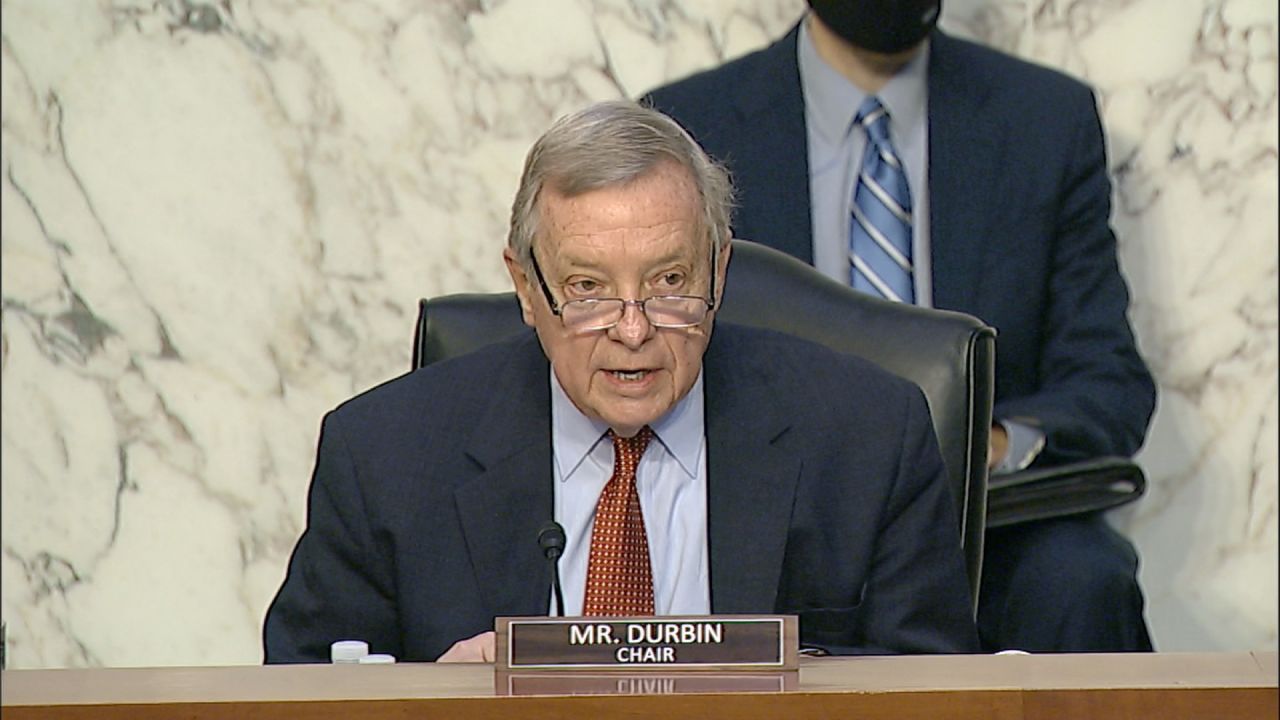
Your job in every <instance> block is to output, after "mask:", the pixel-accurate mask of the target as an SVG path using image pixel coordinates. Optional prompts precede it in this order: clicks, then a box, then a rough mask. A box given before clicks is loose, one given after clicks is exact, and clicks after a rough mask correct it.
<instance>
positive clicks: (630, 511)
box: [582, 425, 653, 617]
mask: <svg viewBox="0 0 1280 720" xmlns="http://www.w3.org/2000/svg"><path fill="white" fill-rule="evenodd" d="M609 437H610V438H612V439H613V477H611V478H609V483H608V484H607V485H605V486H604V491H603V492H601V493H600V502H598V503H597V504H596V519H595V524H594V525H593V526H592V529H591V552H590V555H589V556H588V559H587V593H586V599H585V600H583V603H582V614H583V615H587V616H596V617H600V616H615V617H616V616H619V615H652V614H653V570H652V568H651V567H650V565H649V538H648V537H647V536H646V535H645V532H644V515H642V514H641V512H640V493H638V492H636V466H637V465H639V464H640V456H641V455H643V454H644V449H645V448H646V447H648V446H649V441H650V440H652V439H653V431H652V430H650V429H649V426H648V425H646V426H644V427H643V428H641V429H640V432H638V433H636V435H635V437H629V438H623V437H618V436H617V435H614V434H613V431H612V430H610V431H609Z"/></svg>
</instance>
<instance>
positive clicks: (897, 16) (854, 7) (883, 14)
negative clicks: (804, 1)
mask: <svg viewBox="0 0 1280 720" xmlns="http://www.w3.org/2000/svg"><path fill="white" fill-rule="evenodd" d="M809 7H811V8H813V12H814V14H816V15H817V16H818V19H820V20H822V24H824V25H826V26H827V27H829V28H831V31H832V32H834V33H835V34H837V35H839V36H840V37H842V38H844V39H845V40H847V41H849V42H850V43H852V44H853V45H855V46H857V47H860V48H862V49H864V50H870V51H872V52H878V53H884V54H886V55H892V54H894V53H899V52H902V51H903V50H907V49H909V48H912V47H915V45H916V44H917V43H919V42H920V41H921V40H923V39H924V38H925V36H926V35H928V34H929V31H931V30H933V26H934V25H937V24H938V16H939V15H940V14H942V0H809Z"/></svg>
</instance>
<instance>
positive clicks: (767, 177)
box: [722, 24, 813, 262]
mask: <svg viewBox="0 0 1280 720" xmlns="http://www.w3.org/2000/svg"><path fill="white" fill-rule="evenodd" d="M799 34H800V26H799V24H797V25H796V26H795V27H793V28H792V29H791V32H790V33H787V35H786V36H785V37H783V38H782V39H781V40H779V41H777V42H775V43H774V44H772V45H770V46H769V47H768V48H765V49H764V50H763V51H762V52H763V53H764V57H763V58H761V62H759V63H757V64H756V66H755V68H754V69H753V72H752V74H750V75H749V76H748V77H746V79H745V81H744V82H743V83H741V84H740V85H739V86H738V87H737V89H736V94H735V98H734V105H735V108H736V110H737V112H738V116H739V122H740V123H741V124H740V127H739V132H740V133H741V134H742V135H743V137H744V138H745V139H746V140H747V141H746V142H739V143H735V145H737V146H738V147H744V148H751V149H752V152H753V153H754V154H755V155H756V156H755V157H752V158H722V159H723V160H725V161H726V163H727V164H728V165H729V167H730V169H731V170H733V171H735V172H738V171H742V172H750V173H751V174H752V175H753V176H754V177H752V178H751V179H750V180H747V181H746V182H744V183H743V189H744V192H746V191H750V192H755V193H758V196H757V197H754V198H748V197H744V198H743V200H744V202H743V203H742V207H741V209H740V211H739V213H738V216H739V222H737V223H735V227H736V228H739V231H738V233H737V234H738V235H739V236H740V237H744V238H745V239H747V240H755V241H757V242H761V243H764V244H765V245H770V246H772V247H775V248H777V249H779V250H782V251H783V252H786V253H788V254H790V255H793V256H795V257H798V258H800V259H802V260H804V261H805V262H812V261H813V243H812V241H811V239H810V238H811V235H812V231H811V227H812V218H811V217H810V212H809V153H808V140H807V138H808V132H807V131H806V130H805V123H804V95H803V91H802V90H801V87H800V69H799V66H798V65H797V63H796V43H797V42H798V38H799ZM756 208H768V211H767V212H757V211H756ZM744 231H745V232H744ZM752 235H754V236H755V237H750V236H752Z"/></svg>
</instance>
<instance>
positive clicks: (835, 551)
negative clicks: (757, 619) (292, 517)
mask: <svg viewBox="0 0 1280 720" xmlns="http://www.w3.org/2000/svg"><path fill="white" fill-rule="evenodd" d="M730 197H731V189H730V186H729V181H728V177H727V176H726V175H725V173H724V171H723V169H722V168H720V167H719V166H717V165H716V164H714V163H712V162H711V161H710V160H709V159H708V158H707V157H706V155H705V154H704V153H703V151H702V150H701V149H700V148H698V146H697V145H696V143H694V142H693V140H692V139H691V138H690V137H689V136H688V135H687V134H686V133H685V132H684V131H682V130H681V129H680V128H679V126H678V125H676V124H675V123H674V122H672V121H671V120H670V119H669V118H667V117H665V116H663V115H661V114H660V113H656V112H654V111H652V110H648V109H645V108H642V107H640V106H638V105H636V104H634V103H630V102H613V103H603V104H600V105H596V106H592V107H590V108H587V109H586V110H584V111H582V112H579V113H576V114H574V115H571V116H569V117H567V118H563V119H561V120H560V121H558V122H557V123H556V124H555V125H554V126H553V127H552V128H551V129H550V130H548V132H547V133H546V134H545V135H544V136H543V137H542V138H541V139H539V140H538V142H537V143H536V144H535V145H534V147H533V148H532V149H531V151H530V153H529V157H528V160H527V161H526V165H525V171H524V175H523V178H522V181H521V186H520V190H519V191H518V193H517V195H516V198H515V201H514V203H513V208H512V224H511V232H510V236H509V239H508V247H507V249H506V251H505V253H504V257H505V260H506V263H507V267H508V269H509V271H510V274H511V278H512V281H513V283H514V285H515V289H516V294H517V296H518V298H519V303H520V309H521V312H522V313H523V316H524V320H525V322H526V323H527V324H528V325H529V326H531V327H532V328H533V329H534V332H528V333H523V334H521V335H519V336H517V337H516V338H514V339H512V340H508V341H503V342H500V343H498V344H496V345H493V346H490V347H488V348H485V349H482V350H479V351H477V352H474V353H471V354H469V355H466V356H463V357H459V358H456V359H453V360H447V361H444V362H440V363H436V364H433V365H431V366H429V367H427V368H425V369H422V370H418V371H416V372H413V373H410V374H409V375H406V376H404V377H400V378H397V379H395V380H392V381H390V382H388V383H386V384H384V385H382V386H380V387H377V388H374V389H373V390H370V391H368V392H366V393H364V394H362V395H360V396H358V397H356V398H354V399H352V400H350V401H348V402H347V403H344V404H343V405H342V406H341V407H339V408H338V409H337V410H335V411H333V412H332V413H330V414H329V415H328V416H327V417H326V419H325V422H324V427H323V430H322V433H321V440H320V447H319V453H318V455H319V456H318V460H317V463H316V468H315V474H314V477H313V479H312V486H311V491H310V498H309V506H308V523H307V528H306V531H305V532H304V533H303V535H302V538H301V539H300V540H299V541H298V545H297V547H296V549H295V550H294V553H293V557H292V558H291V560H290V563H289V570H288V575H287V577H286V579H285V582H284V584H283V586H282V587H281V589H280V591H279V594H278V595H277V597H276V599H275V601H274V602H273V603H272V605H271V608H270V609H269V611H268V613H267V618H266V623H265V629H264V645H265V650H266V660H267V662H307V661H310V662H322V661H325V660H326V659H327V657H328V651H329V645H330V643H331V642H333V641H335V640H341V639H350V638H357V639H362V640H365V641H367V642H369V643H370V646H371V648H372V649H373V650H374V651H375V652H389V653H392V654H394V655H397V656H398V657H399V658H401V659H405V660H420V661H421V660H436V659H442V660H491V659H492V658H493V652H494V648H493V634H492V632H491V630H492V628H493V623H494V617H495V616H500V615H542V614H546V613H547V612H548V611H549V610H550V604H551V594H550V584H549V583H550V570H549V567H548V564H547V561H546V560H545V559H544V558H543V556H542V553H541V551H540V550H539V548H538V546H537V543H536V540H535V538H536V536H537V533H538V529H539V527H540V526H541V525H542V524H543V523H545V522H546V521H547V520H548V519H551V518H553V517H554V518H555V519H556V520H557V521H559V522H561V523H562V524H563V525H564V526H565V529H566V533H567V536H568V541H567V545H566V549H565V554H564V556H563V558H562V560H561V572H562V574H563V578H564V587H565V605H566V607H565V608H564V610H565V611H566V613H567V614H569V615H577V614H584V613H587V614H611V611H610V610H608V609H603V610H602V609H601V608H602V607H604V608H608V607H615V606H611V605H609V597H607V596H608V594H609V592H610V591H612V590H616V589H618V588H619V587H621V585H622V583H624V581H625V583H626V590H625V594H626V597H627V599H628V601H629V602H630V601H631V600H633V599H635V600H636V601H637V602H640V603H641V604H639V605H636V606H634V607H640V608H643V609H642V610H640V611H639V612H646V611H647V612H652V613H657V614H659V615H663V614H705V613H709V612H714V613H774V612H778V613H795V614H798V615H799V616H800V634H801V639H802V642H803V643H804V644H805V645H809V646H813V647H816V648H821V649H825V650H827V651H829V652H833V653H888V652H928V653H933V652H966V651H973V650H976V649H977V634H976V628H975V626H974V623H973V619H972V605H971V602H970V599H969V594H968V589H967V588H968V585H967V581H966V578H965V570H964V562H963V558H962V553H961V549H960V545H959V531H958V529H957V526H956V515H955V511H954V509H953V507H952V501H951V497H950V494H949V492H948V489H947V483H946V480H945V470H944V468H943V464H942V459H941V456H940V455H939V452H938V449H937V441H936V438H935V437H934V435H933V430H932V424H931V420H930V418H929V412H928V408H927V405H926V403H925V401H924V397H923V395H922V393H921V392H920V390H919V389H918V388H917V387H915V386H914V385H911V384H910V383H907V382H905V381H903V380H900V379H898V378H896V377H894V376H891V375H889V374H887V373H885V372H883V371H880V370H878V369H877V368H875V367H874V366H872V365H870V364H869V363H867V362H864V361H861V360H859V359H856V358H852V357H848V356H844V355H840V354H837V353H834V352H831V351H829V350H827V349H826V348H823V347H820V346H817V345H814V344H811V343H808V342H804V341H801V340H798V339H796V338H792V337H789V336H785V335H780V334H776V333H771V332H767V331H761V330H752V329H747V328H743V327H736V326H733V325H729V324H724V323H720V324H716V323H715V322H714V319H715V306H716V303H717V301H718V297H719V289H720V288H722V287H723V285H724V279H725V269H726V267H727V264H728V262H729V253H730V244H729V237H730V236H729V208H730V204H731V200H730ZM713 329H714V333H713ZM641 440H643V442H640V441H641ZM636 442H639V445H638V447H639V448H640V449H639V450H638V452H639V453H640V455H639V458H640V459H639V461H638V462H636V461H635V460H634V457H635V456H634V455H629V454H628V453H631V452H636V449H635V448H636V445H634V444H633V443H636ZM646 442H647V444H645V443H646ZM612 446H616V447H617V448H618V451H617V452H618V457H620V458H624V460H623V461H621V462H618V463H616V464H615V462H614V448H613V447H612ZM624 448H631V449H630V450H627V449H624ZM625 458H631V459H630V460H626V459H625ZM615 465H616V467H615ZM627 467H632V468H634V472H635V475H634V481H633V482H632V483H631V484H630V486H628V485H627V482H628V481H626V480H619V481H618V486H617V487H623V488H626V489H624V490H623V491H622V492H623V494H624V495H625V494H628V493H630V497H629V498H628V499H627V501H626V503H627V505H626V507H627V508H628V513H627V514H625V518H624V519H619V518H618V517H615V516H613V515H610V516H609V519H602V518H604V516H605V510H604V508H605V506H606V500H605V496H606V495H607V496H609V497H615V495H613V494H612V493H613V489H615V479H617V478H618V477H622V476H625V472H623V470H621V469H622V468H627ZM615 471H616V472H615ZM619 473H621V475H619ZM606 480H607V482H606ZM630 488H634V491H632V490H630ZM598 498H599V500H598V501H597V499H598ZM597 502H599V508H600V510H597ZM611 507H612V506H611ZM632 510H634V511H633V512H632ZM636 522H638V523H639V525H635V524H628V523H636ZM602 523H604V525H608V526H609V527H610V528H615V529H616V527H617V525H615V523H622V524H624V525H625V526H626V527H628V528H631V530H626V531H622V534H623V535H626V534H627V533H631V534H630V535H628V537H631V538H632V541H633V543H632V544H631V545H629V546H628V548H627V549H626V550H625V551H624V550H622V549H619V548H616V547H615V548H614V549H613V550H612V551H602V552H601V554H600V557H601V558H606V559H599V558H598V557H597V547H596V544H595V541H596V540H597V538H600V539H601V542H606V541H609V538H616V537H617V535H618V534H617V533H614V532H612V531H608V532H601V531H600V528H601V527H602ZM636 528H638V529H636ZM632 530H634V532H632ZM640 547H643V553H644V556H647V558H648V559H646V560H644V561H643V562H642V563H632V564H628V565H626V568H628V569H627V570H626V571H625V572H623V571H620V570H619V571H618V572H622V574H621V575H613V576H609V575H607V574H605V575H599V574H598V573H605V572H606V570H602V569H601V568H607V567H611V568H613V570H608V572H613V571H614V570H617V567H615V566H613V565H609V562H611V561H609V560H607V557H606V556H608V555H609V553H610V552H614V553H615V554H620V555H625V556H627V557H634V556H633V555H631V554H630V553H633V552H639V549H638V548H640ZM633 571H634V572H640V573H642V574H643V579H642V581H639V580H637V577H638V576H636V575H628V574H627V573H631V572H633ZM624 576H625V578H624ZM602 577H603V578H604V579H603V580H601V578H602ZM619 578H624V579H619ZM602 597H603V598H604V600H601V598H602ZM602 602H603V603H604V604H603V605H602V604H601V603H602ZM593 608H594V609H593ZM631 612H636V610H634V609H633V610H632V611H631Z"/></svg>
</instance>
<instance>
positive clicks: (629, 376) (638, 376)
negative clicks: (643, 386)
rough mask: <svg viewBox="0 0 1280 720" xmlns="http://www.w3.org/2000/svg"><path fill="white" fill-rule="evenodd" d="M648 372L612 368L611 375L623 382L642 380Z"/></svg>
mask: <svg viewBox="0 0 1280 720" xmlns="http://www.w3.org/2000/svg"><path fill="white" fill-rule="evenodd" d="M648 374H649V371H648V370H614V371H613V376H614V377H616V378H618V379H619V380H622V381H623V382H635V381H637V380H643V379H644V378H645V376H646V375H648Z"/></svg>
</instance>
